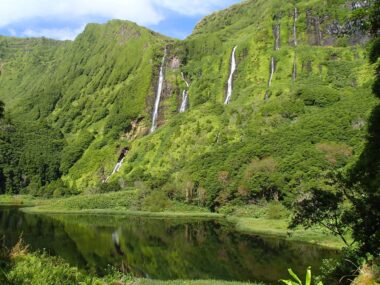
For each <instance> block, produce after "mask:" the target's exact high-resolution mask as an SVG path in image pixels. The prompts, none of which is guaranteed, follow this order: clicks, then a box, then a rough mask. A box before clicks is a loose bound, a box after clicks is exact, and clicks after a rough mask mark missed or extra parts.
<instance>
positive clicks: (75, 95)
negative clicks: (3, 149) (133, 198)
mask: <svg viewBox="0 0 380 285" xmlns="http://www.w3.org/2000/svg"><path fill="white" fill-rule="evenodd" d="M354 2H355V3H356V2H357V1H354ZM353 5H354V4H353V1H307V0H305V1H296V2H294V3H286V4H284V3H283V2H282V1H271V2H266V1H245V2H243V3H240V4H237V5H234V6H232V7H231V8H228V9H226V10H223V11H219V12H217V13H214V14H212V15H210V16H208V17H206V18H204V19H203V20H202V21H201V22H200V23H198V24H197V26H196V27H195V28H194V32H193V34H192V35H190V36H189V37H188V38H186V39H185V40H183V41H179V40H175V39H170V38H168V37H165V36H162V35H159V34H157V33H155V32H152V31H150V30H147V29H145V28H141V27H138V26H137V25H136V24H133V23H131V22H125V23H124V21H120V20H113V21H110V22H108V23H107V25H88V26H87V27H86V29H85V31H84V32H83V33H82V34H81V35H79V36H78V37H77V39H76V40H75V41H73V42H70V43H63V44H62V45H63V46H60V47H58V48H57V49H56V50H53V51H49V52H51V53H48V54H47V56H46V55H44V54H43V53H44V50H41V51H38V52H37V56H36V57H37V58H40V59H43V60H46V62H47V63H49V59H50V58H53V57H54V58H56V59H60V62H59V63H49V64H50V65H49V66H48V69H46V68H45V69H44V70H45V73H43V72H42V73H41V74H43V76H42V77H41V78H28V77H27V76H24V75H29V74H30V73H29V72H30V70H29V72H25V73H22V71H20V70H18V68H17V67H15V68H14V70H12V72H14V76H13V77H12V76H10V77H9V78H8V77H7V75H0V96H1V97H0V98H1V99H5V102H6V103H7V105H8V106H10V107H11V109H12V110H13V114H15V115H14V120H15V121H16V120H17V119H18V120H21V121H25V120H30V121H36V122H43V121H46V123H47V124H48V125H49V126H51V127H52V128H53V129H54V130H57V131H59V132H61V133H62V136H63V139H62V152H61V153H60V156H61V157H60V158H59V159H58V158H57V161H59V164H60V167H59V169H60V170H59V171H58V172H59V173H58V174H57V179H61V178H62V180H63V181H65V183H67V184H68V185H69V186H70V187H72V188H74V189H78V190H79V191H80V192H83V191H92V190H91V189H93V188H94V189H96V188H97V187H99V186H98V185H100V184H101V183H102V181H104V180H105V179H106V177H108V176H109V175H110V174H111V173H112V169H113V168H114V166H115V164H116V163H117V162H119V160H120V155H121V153H125V160H123V165H122V166H121V169H120V171H119V172H117V173H115V175H113V176H112V177H111V178H110V183H111V184H112V183H116V184H119V185H121V186H120V187H123V186H125V185H129V186H134V185H136V184H138V183H140V182H143V183H145V184H147V187H148V188H149V189H151V191H150V192H149V193H148V196H149V195H158V194H157V193H159V195H161V196H160V197H161V198H162V199H169V200H180V201H186V202H187V203H193V204H198V205H202V206H207V207H209V208H212V209H217V208H218V207H221V206H224V205H226V204H229V203H243V204H247V203H248V204H249V203H252V202H253V201H256V200H258V199H261V198H266V199H285V200H291V199H294V198H295V197H296V196H297V195H299V193H302V192H305V191H308V189H309V188H310V187H314V186H315V185H319V186H321V187H330V185H329V182H328V179H329V178H328V176H329V174H328V173H329V172H332V171H343V170H344V169H345V168H347V167H348V166H349V165H350V164H351V163H353V161H355V159H356V154H357V153H359V152H360V149H361V145H362V144H363V142H364V136H365V132H364V131H365V122H366V119H367V117H368V116H369V112H370V110H371V107H372V106H374V104H375V102H376V101H375V99H373V98H372V96H371V94H370V93H371V91H370V84H371V82H372V78H373V77H372V73H371V70H370V68H369V66H368V64H367V60H366V50H365V42H366V41H367V40H368V36H367V35H366V33H364V32H361V30H360V29H359V26H360V24H361V22H360V21H359V20H357V18H355V15H356V14H357V13H358V12H357V10H358V9H362V8H361V7H360V8H358V9H356V8H355V9H353V8H352V7H353ZM295 15H297V17H295ZM355 21H356V22H355ZM347 23H351V24H352V23H355V25H354V26H352V25H353V24H352V25H351V24H347ZM125 25H127V26H128V28H126V27H125ZM350 25H351V26H350ZM129 26H130V27H129ZM342 27H345V29H346V30H345V32H344V33H343V28H342ZM347 27H351V28H352V31H347V29H348V28H347ZM130 28H132V29H130ZM295 28H296V29H295ZM332 28H335V30H334V29H333V30H332ZM294 29H295V30H294ZM295 33H296V37H295ZM295 39H296V40H295ZM3 41H4V39H3ZM41 41H43V39H41ZM47 42H48V43H49V41H47ZM1 43H2V42H1V38H0V55H1V52H2V51H3V50H5V49H4V48H2V46H1ZM3 45H4V44H3ZM235 46H237V49H236V63H237V70H236V73H235V74H233V92H232V97H231V102H230V104H228V105H224V104H223V102H224V101H225V96H226V87H227V79H228V76H229V72H230V64H231V54H232V50H233V48H234V47H235ZM164 48H166V49H167V57H166V60H165V61H164V65H163V67H164V70H165V80H164V86H163V91H162V94H161V97H162V98H161V102H160V108H159V112H158V114H159V116H158V126H159V128H158V129H157V131H156V132H154V133H153V134H151V135H148V132H149V128H150V126H151V117H152V115H151V114H152V109H153V105H154V104H153V103H154V100H155V95H156V93H157V81H158V74H159V70H160V66H161V61H162V57H163V52H164ZM141 51H144V52H141ZM0 58H1V57H0ZM26 59H27V60H29V58H27V57H26ZM22 60H25V58H24V57H22V56H19V58H17V59H16V61H17V62H20V61H21V62H22ZM16 61H15V62H16ZM0 62H2V61H1V60H0ZM29 63H30V62H29V61H27V62H26V64H27V66H28V67H30V68H31V69H33V68H36V71H37V72H36V73H38V72H39V71H41V65H39V63H38V62H37V63H36V65H35V66H34V65H33V64H34V63H35V62H34V61H31V63H30V64H29ZM5 70H6V69H5ZM5 74H6V73H5ZM29 77H30V75H29ZM271 77H273V78H272V79H271ZM20 78H21V80H20ZM13 80H15V81H17V80H19V82H21V84H19V86H21V87H22V86H24V88H23V89H20V87H19V88H18V89H15V90H14V91H12V89H11V88H4V87H2V86H7V85H8V86H10V87H13V86H15V85H14V83H13V82H14V81H13ZM36 83H37V84H36ZM188 85H189V86H188ZM27 86H34V87H33V88H31V89H32V90H28V89H29V88H27ZM38 86H39V87H38ZM33 89H34V90H33ZM186 90H187V92H188V104H187V110H186V111H185V112H180V107H181V105H182V100H183V94H184V93H183V92H184V91H186ZM7 92H10V94H11V95H8V94H6V93H7ZM20 94H22V95H23V98H22V99H17V100H21V101H17V100H16V99H15V98H17V97H18V96H20ZM265 98H266V99H267V100H264V99H265ZM12 100H15V101H14V103H12ZM36 108H37V109H36ZM279 142H281V144H280V146H278V143H279ZM126 149H128V152H125V150H126ZM32 152H34V151H32ZM118 158H119V159H118ZM123 158H124V157H123ZM31 160H33V159H31ZM14 167H16V166H14ZM28 171H29V174H27V175H26V176H27V177H29V176H30V177H31V178H28V179H27V180H29V182H28V183H29V184H28V183H26V184H28V185H26V187H27V188H28V187H29V186H30V185H31V184H32V183H31V181H32V180H33V179H35V180H37V182H36V183H37V184H36V185H39V186H38V187H40V186H44V185H48V184H49V183H50V182H51V181H39V182H38V175H35V174H34V172H35V171H34V170H33V171H30V170H28ZM21 173H22V174H24V175H25V170H21V171H20V173H18V174H15V176H20V175H21ZM33 177H37V178H33ZM53 181H54V179H53ZM16 184H17V183H16ZM33 187H35V186H33ZM38 187H37V188H38ZM31 188H32V187H29V188H28V190H26V191H28V192H32V193H34V192H36V193H40V191H41V190H37V188H35V189H31ZM86 189H87V190H86ZM156 190H157V191H156ZM40 194H43V190H42V193H40ZM161 198H160V199H161Z"/></svg>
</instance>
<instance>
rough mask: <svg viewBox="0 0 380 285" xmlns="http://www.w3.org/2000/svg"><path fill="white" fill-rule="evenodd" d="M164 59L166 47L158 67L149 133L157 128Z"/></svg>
mask: <svg viewBox="0 0 380 285" xmlns="http://www.w3.org/2000/svg"><path fill="white" fill-rule="evenodd" d="M165 59H166V48H165V52H164V57H163V58H162V63H161V67H160V75H159V78H158V85H157V93H156V101H155V102H154V109H153V115H152V127H151V128H150V133H153V132H154V131H155V130H156V129H157V119H158V108H159V106H160V101H161V93H162V89H163V85H164V69H165Z"/></svg>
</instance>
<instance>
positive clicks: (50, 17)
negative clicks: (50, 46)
mask: <svg viewBox="0 0 380 285" xmlns="http://www.w3.org/2000/svg"><path fill="white" fill-rule="evenodd" d="M240 1H241V0H0V35H5V36H16V37H42V36H44V37H47V38H53V39H57V40H73V39H75V37H76V36H77V35H78V34H79V33H81V32H82V31H83V30H84V27H85V25H86V24H88V23H105V22H107V21H108V20H111V19H122V20H129V21H133V22H136V23H137V24H139V25H141V26H145V27H148V28H150V29H152V30H154V31H157V32H159V33H162V34H164V35H167V36H171V37H174V38H179V39H183V38H185V37H186V36H188V35H189V34H190V33H191V31H192V30H193V28H194V26H195V25H196V23H197V22H199V20H200V19H201V18H203V17H204V16H206V15H208V14H210V13H212V12H214V11H217V10H220V9H224V8H227V7H228V6H230V5H232V4H235V3H238V2H240Z"/></svg>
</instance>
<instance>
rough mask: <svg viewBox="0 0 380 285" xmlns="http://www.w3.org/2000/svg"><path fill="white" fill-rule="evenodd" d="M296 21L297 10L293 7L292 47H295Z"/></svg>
mask: <svg viewBox="0 0 380 285" xmlns="http://www.w3.org/2000/svg"><path fill="white" fill-rule="evenodd" d="M297 20H298V10H297V7H294V15H293V43H294V46H297V44H298V43H297Z"/></svg>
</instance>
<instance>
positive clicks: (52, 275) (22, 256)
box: [0, 239, 132, 285]
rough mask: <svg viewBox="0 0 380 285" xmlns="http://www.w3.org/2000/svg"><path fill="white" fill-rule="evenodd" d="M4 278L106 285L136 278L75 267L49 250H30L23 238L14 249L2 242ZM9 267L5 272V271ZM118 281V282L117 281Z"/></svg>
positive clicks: (1, 276) (6, 281)
mask: <svg viewBox="0 0 380 285" xmlns="http://www.w3.org/2000/svg"><path fill="white" fill-rule="evenodd" d="M0 262H1V263H5V264H6V265H5V266H2V267H1V272H0V281H1V282H2V284H5V285H7V284H13V285H17V284H20V285H21V284H52V285H54V284H57V285H58V284H62V282H64V284H68V285H71V284H72V285H76V284H86V285H106V284H110V283H111V282H117V283H118V284H126V282H129V281H131V280H132V278H131V277H130V276H128V275H124V274H121V273H119V272H117V271H116V270H115V269H112V268H110V270H109V274H108V275H106V276H104V277H102V278H99V277H96V276H93V275H90V274H88V273H85V272H82V271H80V270H79V269H78V268H76V267H71V266H70V265H69V264H67V263H66V262H65V261H64V260H62V259H61V258H59V257H52V256H49V255H48V254H47V253H46V252H37V253H30V252H29V250H28V246H26V245H24V243H23V241H22V239H21V240H20V241H19V242H18V243H17V244H16V245H15V247H13V248H12V249H11V250H8V249H6V248H5V247H4V246H3V245H1V256H0ZM4 270H5V271H4ZM116 280H117V281H116Z"/></svg>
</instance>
